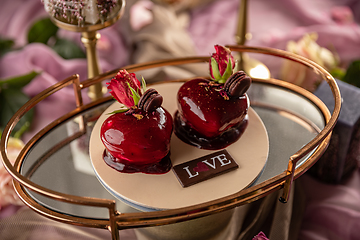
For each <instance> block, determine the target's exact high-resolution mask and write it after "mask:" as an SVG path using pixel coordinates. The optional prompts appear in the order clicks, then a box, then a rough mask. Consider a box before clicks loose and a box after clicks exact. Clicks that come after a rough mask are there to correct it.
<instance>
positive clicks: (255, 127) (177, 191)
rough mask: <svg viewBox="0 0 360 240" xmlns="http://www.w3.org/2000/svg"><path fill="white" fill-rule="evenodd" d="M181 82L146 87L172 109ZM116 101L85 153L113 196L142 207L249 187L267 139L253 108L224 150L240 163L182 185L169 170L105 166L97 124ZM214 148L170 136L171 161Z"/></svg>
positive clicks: (214, 196)
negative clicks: (137, 170) (239, 133)
mask: <svg viewBox="0 0 360 240" xmlns="http://www.w3.org/2000/svg"><path fill="white" fill-rule="evenodd" d="M182 84H183V83H181V82H169V83H162V84H157V85H153V86H151V87H152V88H155V89H156V90H157V91H158V92H159V93H160V94H161V95H162V96H163V98H164V102H163V105H162V106H163V107H164V108H166V109H167V110H168V111H169V112H170V113H171V114H174V113H175V112H176V109H177V104H176V94H177V91H178V89H179V87H180V86H181V85H182ZM119 106H120V105H119V103H118V102H115V103H114V104H112V105H111V106H110V107H109V108H108V109H106V110H105V112H104V113H103V114H102V115H101V116H100V118H99V119H98V121H97V122H96V124H95V126H94V129H93V131H92V133H91V137H90V147H89V151H90V158H91V162H92V165H93V168H94V170H95V174H96V176H97V178H98V179H99V181H100V182H101V183H102V184H103V186H104V187H105V188H106V189H107V190H108V191H109V192H110V193H111V194H112V195H114V196H115V197H116V198H118V199H120V200H121V201H123V202H125V203H127V204H129V205H130V206H131V207H134V208H136V209H139V210H141V211H156V210H163V209H174V208H180V207H186V206H191V205H194V204H199V203H204V202H207V201H211V200H215V199H218V198H221V197H225V196H227V195H230V194H234V193H236V192H238V191H240V190H242V189H244V188H245V187H247V186H249V185H250V184H251V183H252V182H253V181H254V180H256V178H257V177H258V176H259V174H260V173H261V172H262V170H263V169H264V167H265V164H266V161H267V157H268V153H269V141H268V135H267V131H266V129H265V126H264V124H263V123H262V121H261V119H260V117H259V116H258V115H257V114H256V112H255V111H254V110H253V109H252V108H250V109H249V124H248V126H247V128H246V130H245V132H244V134H243V135H242V136H241V138H240V139H239V140H238V141H237V142H235V143H233V144H231V145H230V146H228V147H227V148H226V149H227V151H228V152H229V153H230V155H231V156H232V157H233V158H234V159H235V161H236V162H237V164H238V165H239V168H237V169H236V170H233V171H230V172H228V173H225V174H222V175H220V176H217V177H214V178H212V179H209V180H206V181H203V182H200V183H197V184H195V185H192V186H189V187H186V188H183V187H182V186H181V184H180V182H179V181H178V179H177V177H176V176H175V174H174V172H173V171H169V172H168V173H165V174H160V175H152V174H144V173H131V174H129V173H121V172H118V171H116V170H114V169H113V168H111V167H109V166H108V165H106V163H105V162H104V160H103V158H102V154H103V151H104V149H105V148H104V146H103V144H102V142H101V140H100V127H101V125H102V123H103V122H104V120H105V119H106V118H107V117H108V116H109V115H107V113H110V112H113V111H114V110H116V109H118V108H119ZM212 152H214V151H211V150H203V149H198V148H196V147H193V146H191V145H188V144H186V143H183V142H182V141H181V140H179V139H178V138H177V137H176V136H175V134H173V135H172V139H171V161H172V164H173V165H177V164H180V163H183V162H187V161H190V160H193V159H196V158H199V157H201V156H204V155H208V154H210V153H212Z"/></svg>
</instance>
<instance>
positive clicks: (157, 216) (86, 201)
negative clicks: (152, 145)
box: [0, 46, 341, 239]
mask: <svg viewBox="0 0 360 240" xmlns="http://www.w3.org/2000/svg"><path fill="white" fill-rule="evenodd" d="M228 47H229V48H230V49H231V50H233V51H238V52H250V53H261V54H267V55H273V56H277V57H280V58H285V59H289V60H292V61H295V62H298V63H301V64H303V65H305V66H308V67H310V68H312V69H313V70H314V71H315V72H316V73H318V74H319V75H321V76H322V78H323V79H325V80H326V81H327V82H328V84H329V86H330V88H331V90H332V93H333V97H334V100H335V107H334V111H333V114H332V115H331V114H330V112H329V110H328V109H327V107H326V106H325V104H324V103H323V102H322V101H320V100H319V99H318V98H317V97H316V96H315V95H313V94H312V93H310V92H308V91H306V90H305V89H303V88H300V87H298V86H295V85H293V84H290V83H287V82H284V81H280V80H276V79H268V80H262V79H253V81H254V82H259V83H262V84H269V85H275V86H277V87H282V88H285V89H288V90H290V91H293V92H295V93H298V94H300V95H302V96H304V97H305V98H307V99H308V100H309V101H311V102H313V103H314V104H315V105H316V106H317V107H318V108H319V110H320V111H321V113H322V114H323V116H324V120H325V123H326V125H325V127H324V128H323V130H321V132H320V133H319V134H318V135H317V136H316V137H315V138H314V139H312V140H311V141H310V142H309V143H308V144H306V145H305V146H304V147H303V148H301V149H300V150H299V151H297V152H296V153H295V154H294V155H292V156H291V157H290V159H289V163H288V168H287V170H286V171H284V172H283V173H281V174H279V175H277V176H275V177H273V178H271V179H268V180H266V181H264V182H262V183H260V184H258V185H255V186H251V187H249V188H247V189H244V190H241V191H239V192H237V193H235V194H232V195H229V196H225V197H223V198H220V199H217V200H213V201H209V202H206V203H202V204H198V205H193V206H189V207H184V208H179V209H172V210H164V211H156V212H146V213H119V212H117V211H116V206H115V201H113V200H107V199H98V198H90V197H79V196H73V195H69V194H64V193H60V192H56V191H53V190H51V189H47V188H44V187H42V186H40V185H38V184H35V183H33V182H31V181H30V180H29V179H28V178H26V177H25V176H23V175H21V174H20V170H21V165H22V163H23V161H25V159H26V155H27V153H28V152H29V151H30V150H31V148H32V147H33V146H34V144H35V143H36V142H37V141H39V139H40V138H41V137H42V136H44V135H45V134H46V133H47V132H49V131H51V130H52V129H53V128H55V127H56V126H57V125H58V124H60V123H62V122H64V121H66V120H68V119H71V118H72V117H74V116H76V115H78V114H81V113H83V112H84V111H86V110H88V109H91V108H93V107H95V106H98V105H100V104H101V103H104V102H106V101H108V100H109V99H110V98H109V97H107V98H101V99H97V100H94V101H92V102H90V103H89V104H86V105H84V104H83V101H82V96H81V90H82V89H85V88H89V87H90V86H92V85H94V84H98V83H101V81H103V80H104V79H108V78H111V77H113V76H115V74H116V73H117V72H118V70H119V69H115V70H113V71H110V72H107V73H104V74H101V75H99V76H96V77H94V78H91V79H88V80H85V81H83V82H80V81H79V76H78V75H74V76H71V77H69V78H67V79H65V80H63V81H60V82H59V83H57V84H55V85H53V86H52V87H50V88H48V89H46V90H44V91H42V92H41V93H39V94H38V95H36V96H35V97H34V98H32V99H31V100H30V101H28V102H27V103H26V104H25V105H24V106H23V107H21V108H20V110H19V111H18V112H17V113H16V114H15V115H14V116H13V117H12V118H11V120H10V121H9V123H8V124H7V126H6V127H5V129H4V132H3V135H2V137H1V142H0V146H1V147H0V148H1V154H2V161H3V164H4V166H5V168H6V170H7V171H8V172H9V173H10V174H11V176H12V177H13V179H14V186H15V189H16V191H17V193H18V195H19V196H20V198H21V199H22V200H23V201H24V202H25V204H26V205H28V206H29V207H30V208H31V209H33V210H34V211H36V212H38V213H40V214H42V215H44V216H46V217H48V218H51V219H54V220H57V221H60V222H64V223H68V224H74V225H81V226H87V227H94V228H104V229H108V230H109V231H110V232H111V235H112V238H113V239H119V231H118V230H122V229H128V228H139V227H148V226H158V225H165V224H171V223H177V222H182V221H187V220H190V219H195V218H199V217H204V216H208V215H211V214H214V213H218V212H222V211H225V210H228V209H232V208H234V207H237V206H240V205H244V204H247V203H250V202H253V201H255V200H257V199H260V198H262V197H264V196H266V195H268V194H270V193H272V192H274V191H277V190H279V189H281V188H283V195H282V197H281V201H283V202H286V201H287V199H288V197H289V192H290V189H291V185H292V183H293V181H294V180H295V179H296V178H298V177H299V176H301V175H302V174H303V173H305V172H306V171H307V170H308V169H309V168H310V167H311V166H312V165H313V164H314V163H315V162H316V161H317V160H318V159H319V157H320V156H321V155H322V154H323V152H324V151H325V150H326V148H327V146H328V144H329V141H330V137H331V131H332V129H333V128H334V126H335V123H336V122H337V119H338V117H339V114H340V108H341V96H340V92H339V89H338V86H337V84H336V82H335V80H334V78H333V77H332V76H331V75H330V74H329V73H328V72H327V71H326V70H325V69H323V68H322V67H320V66H319V65H318V64H316V63H314V62H312V61H310V60H308V59H306V58H304V57H301V56H298V55H295V54H292V53H289V52H285V51H282V50H277V49H271V48H260V47H246V46H228ZM207 61H208V57H189V58H178V59H170V60H159V61H153V62H148V63H143V64H135V65H130V66H126V67H124V68H125V69H127V70H128V71H129V72H136V71H140V70H145V69H149V68H156V67H163V66H170V65H181V64H190V63H202V62H207ZM69 85H73V87H74V92H75V99H76V105H77V107H76V109H74V110H73V111H71V112H69V113H67V114H65V115H64V116H62V117H60V118H59V119H57V120H55V121H54V122H52V123H51V124H49V125H48V126H45V127H44V128H43V129H42V130H41V131H39V132H38V133H37V134H36V135H35V136H34V137H33V138H32V139H31V140H30V141H29V142H28V143H27V144H26V145H25V147H24V148H23V149H22V150H21V152H20V154H19V156H18V157H17V159H16V162H15V164H14V166H13V165H12V164H11V162H10V160H9V159H8V156H7V153H6V149H7V144H8V140H9V137H10V134H11V132H12V131H13V129H14V127H15V125H16V124H17V123H18V121H19V120H20V118H21V117H22V116H23V115H24V114H25V113H26V112H27V111H28V110H29V109H31V108H33V107H34V106H35V105H36V104H37V103H39V102H40V101H42V100H43V99H45V98H47V97H49V96H50V95H52V94H53V93H55V92H57V91H59V90H61V89H62V88H64V87H66V86H69ZM85 122H86V119H84V117H82V119H81V121H80V131H79V133H76V134H75V135H74V136H70V137H68V139H65V140H64V141H63V142H61V143H60V145H59V146H60V147H61V144H66V143H68V142H70V141H72V139H75V138H77V137H78V136H81V135H82V134H84V133H85V131H86V130H85V127H84V126H85ZM59 146H58V147H59ZM52 151H56V147H55V148H54V149H50V150H49V151H48V153H46V154H51V153H52ZM311 151H313V152H312V154H311V155H310V156H309V158H308V159H307V160H306V161H305V162H304V163H303V164H302V165H301V166H299V167H298V168H296V169H295V166H296V163H297V162H298V161H299V160H300V159H302V158H303V157H304V156H306V155H307V154H309V153H310V152H311ZM46 154H45V155H46ZM44 158H46V156H44ZM40 161H41V160H40ZM39 164H41V162H40V163H39ZM25 188H26V189H29V190H31V191H34V192H36V193H38V194H41V195H44V196H46V197H49V198H52V199H55V200H57V201H62V202H67V203H71V204H78V205H85V206H94V207H102V208H106V209H108V212H109V219H94V218H83V217H76V216H70V215H67V214H64V213H59V212H56V211H52V210H50V209H48V208H46V207H44V206H42V205H40V204H39V203H38V202H36V201H35V200H34V199H33V198H32V197H31V196H29V195H28V193H27V191H26V189H25Z"/></svg>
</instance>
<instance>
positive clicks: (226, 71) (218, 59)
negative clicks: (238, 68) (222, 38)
mask: <svg viewBox="0 0 360 240" xmlns="http://www.w3.org/2000/svg"><path fill="white" fill-rule="evenodd" d="M214 47H215V51H216V52H215V53H213V54H212V56H211V58H210V62H209V68H210V76H211V78H212V79H214V80H215V81H216V82H219V83H224V82H225V81H226V80H227V79H228V78H229V77H230V75H231V74H232V73H233V69H234V68H235V60H234V57H233V56H232V55H231V51H230V49H228V48H226V47H223V46H220V45H215V46H214Z"/></svg>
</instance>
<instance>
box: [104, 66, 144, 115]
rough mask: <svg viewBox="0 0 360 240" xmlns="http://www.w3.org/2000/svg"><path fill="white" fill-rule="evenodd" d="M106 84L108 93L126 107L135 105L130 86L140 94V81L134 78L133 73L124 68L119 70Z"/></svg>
mask: <svg viewBox="0 0 360 240" xmlns="http://www.w3.org/2000/svg"><path fill="white" fill-rule="evenodd" d="M107 85H108V86H107V88H108V89H109V90H110V94H111V95H112V96H113V97H114V98H115V99H116V100H117V101H118V102H120V103H122V104H124V105H125V106H126V107H128V108H131V107H133V106H134V105H135V102H134V99H133V96H132V95H133V94H132V92H131V90H130V87H131V88H133V89H134V90H135V91H136V92H137V93H138V94H139V96H141V91H140V81H139V80H138V79H137V78H136V76H135V73H128V72H127V71H126V70H120V71H119V72H118V73H117V75H116V76H115V77H114V78H113V79H111V81H110V82H109V83H107Z"/></svg>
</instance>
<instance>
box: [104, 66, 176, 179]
mask: <svg viewBox="0 0 360 240" xmlns="http://www.w3.org/2000/svg"><path fill="white" fill-rule="evenodd" d="M108 89H109V90H111V91H110V94H111V95H112V96H113V97H114V98H115V99H116V100H117V101H118V102H120V103H122V104H124V108H121V109H119V110H117V111H114V112H113V113H112V115H110V116H109V117H108V118H107V119H106V120H105V121H104V122H103V123H102V126H101V130H100V139H101V141H102V143H103V144H104V146H105V151H104V154H103V159H104V161H105V162H106V163H107V164H108V165H109V166H111V167H112V168H114V169H116V170H118V171H120V172H124V173H134V172H143V173H148V174H150V173H151V174H161V173H166V172H168V171H169V170H170V169H171V166H172V165H171V161H170V157H169V155H170V154H169V152H170V139H171V135H172V131H173V121H172V117H171V114H170V113H169V112H168V111H167V110H165V109H164V108H162V107H161V104H162V102H163V98H162V96H161V95H160V94H158V92H157V91H156V90H155V89H148V90H145V81H144V80H143V92H144V94H142V92H141V90H140V82H139V80H138V79H137V78H136V76H135V74H134V73H128V72H127V71H126V70H120V71H119V73H118V74H117V75H116V76H115V77H114V78H113V79H112V80H111V81H110V83H108Z"/></svg>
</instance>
